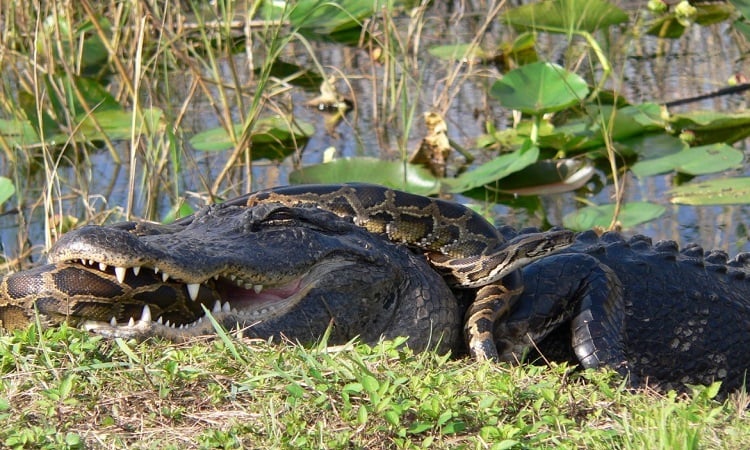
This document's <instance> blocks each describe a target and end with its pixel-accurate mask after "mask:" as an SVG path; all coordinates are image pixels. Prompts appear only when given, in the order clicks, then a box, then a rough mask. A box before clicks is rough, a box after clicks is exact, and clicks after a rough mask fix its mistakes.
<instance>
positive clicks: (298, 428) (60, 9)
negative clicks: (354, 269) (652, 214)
mask: <svg viewBox="0 0 750 450" xmlns="http://www.w3.org/2000/svg"><path fill="white" fill-rule="evenodd" d="M214 3H216V5H214V6H213V8H214V9H211V7H208V6H206V5H207V4H208V2H190V1H187V2H152V1H147V0H138V1H132V2H117V1H110V2H91V1H90V0H81V1H77V2H54V1H51V2H41V3H38V2H37V3H35V2H32V3H30V4H29V5H26V4H24V3H23V2H10V1H9V2H2V3H0V17H3V20H4V22H3V27H2V31H0V65H2V67H3V68H4V72H3V77H2V78H1V79H0V118H2V119H6V120H10V119H14V118H26V117H27V115H32V116H34V117H35V118H36V119H37V122H35V124H34V125H35V126H37V128H39V129H40V130H43V128H44V127H43V126H42V122H43V121H44V114H42V113H45V114H48V115H49V116H50V117H52V118H53V119H54V120H55V123H56V124H58V125H59V126H60V130H62V131H63V132H66V133H73V132H74V131H75V130H77V129H78V128H80V126H81V123H80V120H79V119H78V118H77V114H78V113H81V112H83V113H89V112H91V111H95V110H96V109H97V108H98V107H100V105H98V104H86V102H85V101H81V99H82V98H84V97H85V96H84V95H83V94H84V93H83V92H81V89H79V88H78V87H77V86H75V85H71V84H69V83H67V82H66V81H69V80H70V79H73V78H74V77H76V76H78V75H80V72H81V69H82V68H83V67H85V64H84V61H83V56H84V52H82V51H80V50H81V49H83V48H85V45H86V43H87V42H88V43H91V42H93V41H91V39H93V38H94V37H98V39H99V40H100V41H101V45H102V46H103V47H104V48H106V49H107V51H106V54H107V64H106V66H107V68H108V70H109V71H110V72H111V73H110V74H109V75H108V76H109V77H111V78H112V79H114V80H115V81H114V82H113V83H112V84H111V85H110V84H107V86H108V88H109V90H108V93H109V94H111V95H112V97H113V98H114V99H115V100H116V101H117V102H118V103H119V104H120V105H121V106H123V107H124V108H125V109H127V110H128V111H142V110H145V109H147V108H150V107H152V106H157V107H158V108H160V110H161V112H162V113H163V115H162V116H161V119H160V121H159V127H158V128H157V129H155V130H147V129H135V128H133V130H132V136H131V137H130V139H128V140H127V143H126V144H124V145H123V144H118V143H117V142H111V141H109V140H106V139H105V140H104V141H103V142H101V143H99V144H98V147H97V146H94V145H92V144H91V143H84V142H81V141H76V140H70V141H69V142H65V143H64V144H60V143H57V144H55V145H53V144H51V143H50V142H44V143H42V144H40V145H39V146H30V147H24V148H16V147H14V146H12V145H9V144H8V143H7V142H4V141H3V139H1V138H0V150H1V151H2V153H3V166H2V167H3V170H4V171H6V172H7V173H3V174H2V175H6V176H8V177H10V178H12V179H13V181H14V184H15V186H16V189H17V194H16V196H15V200H14V201H15V204H14V205H12V206H11V205H5V206H6V210H11V209H12V208H13V207H15V208H16V209H17V212H18V213H17V215H16V216H15V226H17V227H18V233H17V247H18V248H17V249H16V250H15V251H14V252H13V253H12V254H10V255H8V259H9V260H11V261H10V263H9V266H12V267H14V268H18V267H27V266H28V265H29V264H30V262H31V260H30V258H29V254H33V255H35V256H37V255H39V254H40V253H41V247H42V245H41V244H40V242H39V241H41V240H42V238H41V237H40V236H41V235H46V236H45V238H44V241H45V245H44V246H45V247H48V246H49V245H50V244H51V243H52V242H53V241H54V240H55V239H56V237H57V236H58V235H59V234H60V233H62V232H64V231H65V230H66V229H67V228H69V227H70V226H72V225H71V224H74V223H75V222H78V224H83V223H87V222H91V223H102V222H105V221H113V220H116V219H118V218H122V217H129V216H131V215H137V216H140V217H143V218H149V219H161V217H162V216H161V214H160V213H161V212H163V210H164V209H165V208H164V207H163V205H165V204H166V205H168V207H169V206H173V205H179V204H180V203H181V202H182V201H183V200H184V197H185V196H186V195H187V194H186V192H187V191H191V192H193V193H194V195H197V196H200V197H201V198H204V199H212V198H215V197H222V196H228V195H231V194H232V193H238V192H241V191H248V190H249V189H250V188H251V187H253V186H255V185H257V184H258V183H256V181H255V180H254V178H253V177H254V174H255V173H256V172H254V171H253V167H254V164H256V163H255V162H254V161H253V159H252V146H250V145H248V132H249V131H250V130H251V129H252V126H253V124H254V122H255V121H256V120H257V119H258V117H260V116H261V115H262V114H265V113H268V112H269V111H270V112H273V113H278V114H284V113H287V112H288V111H289V110H290V108H291V107H292V106H293V105H292V101H291V100H290V94H289V92H288V91H289V87H288V80H281V79H277V78H275V77H273V76H271V75H270V65H271V63H272V62H273V61H274V59H275V58H276V57H278V56H279V55H284V56H285V57H287V58H289V56H290V55H289V54H290V53H292V52H288V49H287V46H288V45H292V44H294V45H297V46H298V49H299V48H303V49H305V50H306V51H308V53H309V54H308V58H309V59H310V60H313V61H315V64H314V65H316V66H317V67H318V69H319V70H320V71H321V75H323V73H322V72H323V71H326V70H327V71H329V73H333V74H334V75H337V76H340V77H343V78H346V77H347V76H348V77H351V78H352V79H354V78H355V77H358V76H363V77H367V78H368V79H369V80H370V86H371V89H370V92H368V93H367V95H369V97H367V98H364V97H362V98H358V99H357V103H358V104H360V105H369V106H368V108H369V109H370V110H371V114H372V115H373V118H372V120H371V122H370V123H373V124H375V125H376V126H374V127H373V128H376V129H377V130H378V131H377V142H379V143H381V144H382V145H381V147H382V148H383V149H384V152H385V151H386V150H387V148H388V147H389V146H390V145H393V146H394V147H396V152H393V153H394V154H396V155H401V157H402V158H404V157H405V156H406V155H407V153H408V150H407V147H409V145H410V142H409V139H410V137H411V136H412V134H413V133H412V132H413V130H415V129H417V128H418V126H417V124H416V122H417V120H416V119H415V118H416V117H419V114H421V113H422V112H423V109H425V105H426V103H427V102H428V101H429V100H427V98H430V97H431V98H432V99H433V103H434V105H433V106H434V107H435V109H436V110H437V111H438V112H441V113H445V112H446V111H448V110H449V109H450V108H451V107H452V106H454V101H455V100H456V99H458V98H459V97H460V94H459V92H460V91H461V88H462V86H464V84H465V83H467V80H468V79H469V78H470V77H476V76H479V77H487V78H488V79H489V78H491V77H493V76H494V74H492V73H490V72H491V71H490V70H489V69H486V68H481V67H475V66H473V65H472V64H463V63H458V62H455V63H452V62H445V66H446V67H445V74H439V75H438V76H437V77H432V78H431V77H428V76H426V75H431V74H425V73H424V72H423V71H421V69H420V60H419V54H418V50H419V49H420V48H422V49H423V48H424V47H425V46H426V41H428V39H429V36H427V34H428V33H426V31H425V30H426V29H428V28H429V26H428V27H425V25H430V24H429V23H428V22H429V21H430V20H435V19H434V18H430V17H428V16H429V15H428V12H429V11H428V10H427V9H428V7H427V2H425V3H424V5H423V6H422V7H420V8H418V9H416V10H414V12H413V14H414V15H413V17H412V18H410V21H409V22H408V24H407V26H404V25H403V23H402V22H398V23H397V22H395V21H394V18H393V17H392V15H391V14H389V13H388V11H387V10H384V11H383V12H382V14H380V15H377V16H376V17H375V18H374V20H371V21H369V22H367V23H366V24H365V25H366V29H367V31H368V32H369V33H370V34H371V36H372V37H373V40H371V41H368V43H367V44H366V45H367V46H370V47H365V49H366V50H367V51H368V52H370V56H372V58H373V60H374V63H373V64H372V65H370V66H367V68H366V69H364V70H363V71H362V72H361V73H359V72H357V73H355V72H353V69H352V67H343V68H342V67H335V68H332V67H320V64H319V63H318V62H317V60H316V58H315V55H314V53H313V52H314V49H315V48H314V47H315V44H314V43H311V42H309V41H307V40H306V39H305V38H303V37H302V36H301V35H298V34H295V33H296V32H297V31H298V30H291V29H290V28H288V24H285V23H284V22H283V21H281V22H278V23H270V22H265V23H259V24H258V23H254V22H253V23H251V22H243V24H242V25H243V26H241V27H239V28H237V27H230V26H229V24H231V23H233V21H234V19H235V16H234V11H235V10H240V11H247V12H248V13H247V14H248V17H253V14H254V12H255V11H256V8H257V7H258V5H259V4H260V3H259V2H242V1H238V2H233V1H225V2H214ZM433 3H434V2H433ZM460 3H461V4H463V2H460ZM212 5H213V3H212ZM494 5H495V6H496V8H494V9H492V12H491V13H489V14H487V16H486V17H483V18H482V20H481V21H480V22H478V31H477V32H476V35H475V36H474V37H473V38H469V39H467V41H470V42H471V43H472V45H477V44H478V43H479V42H480V41H481V40H482V38H483V33H484V32H485V31H486V30H487V29H488V28H492V27H493V26H495V27H496V20H497V19H496V15H497V14H498V13H499V12H500V11H501V9H502V6H503V5H502V4H501V3H494ZM206 8H208V10H207V9H206ZM454 14H457V15H458V14H459V13H458V12H455V13H454ZM104 18H105V19H106V22H108V23H109V24H110V25H111V27H109V28H103V27H102V25H103V24H105V21H104V20H103V19H104ZM436 23H438V24H440V22H439V21H438V22H436ZM430 26H431V25H430ZM404 31H405V32H404ZM236 38H241V39H242V40H243V41H244V45H245V47H244V48H242V49H241V52H240V54H243V53H244V55H245V59H244V60H241V59H239V58H238V51H237V45H236V43H235V40H236ZM494 38H497V36H495V37H493V39H494ZM74 50H78V51H74ZM287 52H288V53H287ZM376 52H381V54H380V56H379V57H375V54H376ZM352 59H354V58H352ZM349 63H350V62H347V64H349ZM381 65H382V66H381ZM256 69H257V70H256ZM368 71H370V72H368ZM52 75H54V76H52ZM435 79H438V80H440V81H439V82H435V81H433V82H432V83H433V84H430V82H429V80H435ZM344 82H345V83H348V80H345V81H344ZM20 92H23V93H26V94H28V96H27V97H23V98H22V96H21V95H20V94H19V93H20ZM177 93H179V94H177ZM360 95H365V94H360ZM51 98H55V99H56V101H58V102H59V103H60V104H59V105H58V106H56V107H53V106H52V105H51V103H52V101H51V100H50V99H51ZM24 103H25V104H24ZM79 104H80V105H79ZM77 106H81V107H82V108H83V111H76V107H77ZM363 109H364V108H363ZM195 111H201V113H200V114H195ZM478 113H481V114H483V115H485V116H486V118H487V123H490V122H492V120H493V119H495V118H494V117H491V112H490V108H489V107H487V108H485V110H484V111H480V112H478ZM191 114H195V115H196V116H198V117H199V118H200V120H202V121H212V122H216V123H217V124H220V125H221V126H222V127H224V128H225V129H226V130H227V132H228V133H230V135H232V138H233V140H234V142H235V146H234V148H233V149H232V150H231V151H230V152H227V153H228V154H223V155H206V154H196V153H195V152H187V151H185V150H184V148H185V147H187V144H186V142H185V141H186V139H187V138H189V133H190V131H189V128H190V127H189V125H188V122H190V118H191ZM356 114H359V112H358V111H355V116H354V117H356ZM134 117H135V114H134ZM193 117H194V116H193ZM193 120H195V119H193ZM233 122H237V123H241V124H242V125H243V127H242V133H240V134H238V135H235V134H233V133H234V128H233V127H232V123H233ZM101 125H102V124H95V127H101ZM458 128H460V127H458ZM394 136H395V138H394ZM355 139H356V140H358V141H364V140H365V139H363V138H362V137H361V136H355ZM412 140H413V138H412ZM394 142H395V144H394ZM412 143H413V142H412ZM99 148H102V149H104V150H105V152H99ZM100 153H104V154H105V155H108V157H109V158H110V159H108V160H107V161H108V163H110V164H115V163H116V162H117V161H122V162H124V163H126V164H127V165H126V169H125V170H126V171H127V177H126V178H127V183H126V185H127V186H126V187H125V191H126V192H127V195H126V201H125V202H123V204H109V203H107V202H106V200H107V199H108V198H109V197H110V194H111V193H112V190H107V191H106V192H102V191H96V190H94V189H92V188H90V186H91V185H92V184H94V183H93V181H94V180H93V179H94V178H95V177H96V176H97V174H96V172H95V171H94V170H93V169H92V168H93V167H94V166H95V165H94V163H92V159H93V158H96V157H97V155H98V154H100ZM297 156H298V155H297ZM612 159H614V156H613V157H612ZM612 172H613V173H616V172H617V170H616V168H615V167H613V169H612ZM273 180H274V178H273V177H272V176H270V175H269V176H268V180H267V182H268V183H269V184H273ZM101 184H103V183H100V185H101ZM102 199H104V201H101V200H102ZM97 200H98V202H97ZM71 205H77V206H75V207H74V206H71ZM137 205H140V206H137ZM167 209H168V208H167ZM35 223H37V224H38V223H44V226H43V227H37V229H36V232H35V230H34V228H33V224H35ZM39 228H41V230H42V231H41V232H40V231H39ZM397 347H398V346H397V345H395V344H393V343H383V344H381V345H378V346H375V347H372V348H371V347H367V346H362V345H356V344H352V345H349V346H346V347H345V348H338V349H329V348H326V347H325V345H321V346H319V347H317V348H312V349H306V348H302V347H299V346H296V345H293V344H289V343H283V344H273V345H269V344H267V343H262V342H252V343H248V342H244V341H238V340H236V339H235V338H233V337H226V338H225V339H222V340H210V341H195V342H192V343H190V344H185V345H176V344H171V343H167V342H147V343H134V342H125V341H119V340H118V341H106V340H102V339H99V338H97V337H92V336H89V335H86V334H84V333H81V332H79V331H77V330H73V329H68V328H60V329H51V330H45V331H44V332H41V333H40V332H39V331H38V330H37V329H35V328H32V329H30V330H27V331H24V332H16V333H15V334H13V335H10V336H3V337H1V338H0V362H1V365H0V446H3V447H9V448H66V447H67V448H84V447H85V448H367V449H377V448H417V447H427V446H431V447H435V448H476V449H484V448H493V449H503V448H607V449H609V448H638V449H640V448H656V449H658V448H663V449H672V448H747V447H750V421H748V417H747V410H746V406H747V404H748V399H747V398H745V397H744V396H743V395H734V396H732V397H730V398H729V399H728V400H726V401H724V402H718V401H716V400H713V399H712V398H711V395H710V394H711V391H710V390H707V389H702V390H698V391H696V392H695V393H694V394H693V395H692V396H677V395H674V394H659V393H655V392H648V391H644V392H631V391H629V390H627V389H624V388H623V387H622V386H621V382H620V380H618V379H617V378H616V377H615V376H614V375H613V374H611V373H607V372H603V371H602V372H584V373H581V372H575V371H572V370H571V369H570V368H568V367H565V366H552V367H538V366H524V367H513V366H508V365H493V364H489V363H475V362H471V361H468V360H465V359H464V360H451V359H448V358H445V357H441V356H437V355H434V354H431V353H425V354H419V355H413V354H410V353H409V352H408V351H404V350H397Z"/></svg>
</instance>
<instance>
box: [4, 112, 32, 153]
mask: <svg viewBox="0 0 750 450" xmlns="http://www.w3.org/2000/svg"><path fill="white" fill-rule="evenodd" d="M0 139H2V140H3V141H5V142H6V143H7V144H8V145H9V146H11V147H20V148H23V147H26V146H30V145H36V144H38V143H39V141H40V140H39V136H38V135H37V134H36V130H35V129H34V127H32V126H31V124H30V123H29V121H28V120H4V119H0Z"/></svg>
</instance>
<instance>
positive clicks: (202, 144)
mask: <svg viewBox="0 0 750 450" xmlns="http://www.w3.org/2000/svg"><path fill="white" fill-rule="evenodd" d="M242 129H243V125H242V124H235V125H234V134H235V136H237V137H239V136H240V135H242ZM314 132H315V128H314V127H313V126H312V124H309V123H307V122H304V121H301V120H294V121H293V122H290V121H289V120H288V119H286V118H284V117H279V116H273V117H264V118H262V119H260V120H258V121H257V122H256V123H255V126H254V128H253V130H252V133H251V135H250V137H251V141H252V144H253V149H252V151H253V153H252V157H253V159H262V158H267V159H277V160H278V159H283V158H285V157H287V156H288V155H289V154H290V153H291V152H293V151H294V149H295V144H297V146H299V144H301V143H304V142H305V141H306V140H307V139H308V138H309V137H310V136H312V134H313V133H314ZM189 142H190V145H192V146H193V148H195V149H196V150H201V151H223V150H228V149H231V148H234V145H235V143H234V142H233V140H232V137H231V136H230V135H229V133H227V131H226V130H225V129H224V128H213V129H211V130H206V131H203V132H201V133H198V134H196V135H195V136H193V137H192V138H190V141H189Z"/></svg>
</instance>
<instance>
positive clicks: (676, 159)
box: [631, 144, 745, 177]
mask: <svg viewBox="0 0 750 450" xmlns="http://www.w3.org/2000/svg"><path fill="white" fill-rule="evenodd" d="M744 157H745V155H744V154H743V153H742V152H741V151H739V150H737V149H735V148H732V147H730V146H729V145H726V144H711V145H704V146H700V147H691V148H688V149H686V150H683V151H680V152H677V153H672V154H670V155H667V156H662V157H660V158H654V159H647V160H644V161H638V162H637V163H635V164H634V165H633V167H632V168H631V170H632V171H633V173H634V174H636V176H638V177H647V176H650V175H656V174H659V173H667V172H671V171H673V170H674V171H677V172H681V173H686V174H689V175H702V174H707V173H714V172H722V171H724V170H728V169H731V168H734V167H737V166H739V165H740V164H741V163H742V160H743V159H744Z"/></svg>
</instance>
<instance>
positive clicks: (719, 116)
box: [669, 111, 750, 144]
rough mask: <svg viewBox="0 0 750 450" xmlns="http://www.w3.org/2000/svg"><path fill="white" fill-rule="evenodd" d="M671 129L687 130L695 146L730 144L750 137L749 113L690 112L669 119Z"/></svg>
mask: <svg viewBox="0 0 750 450" xmlns="http://www.w3.org/2000/svg"><path fill="white" fill-rule="evenodd" d="M669 121H670V123H671V125H672V128H673V129H675V130H678V131H685V130H689V131H690V132H692V133H694V134H695V142H696V143H697V144H713V143H715V142H724V143H727V144H731V143H733V142H736V141H738V140H740V139H744V138H746V137H747V136H750V111H737V112H726V113H725V112H720V111H690V112H686V113H682V114H675V115H674V116H672V117H671V118H670V119H669Z"/></svg>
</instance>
